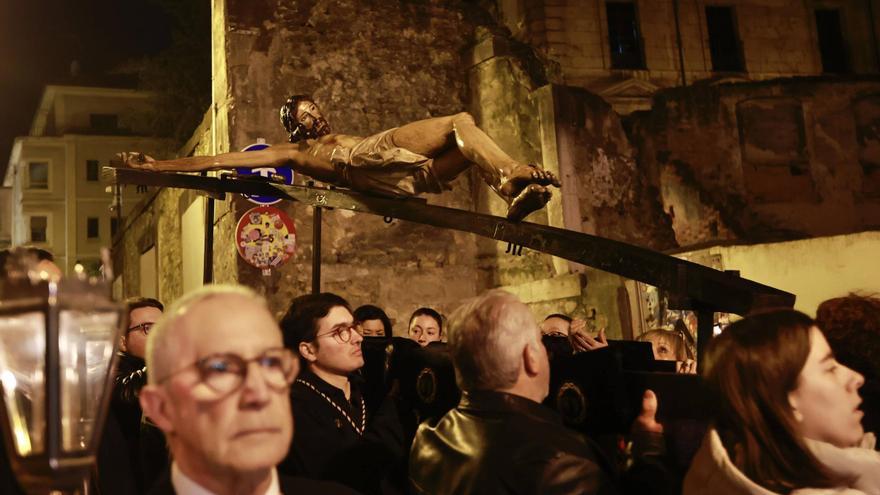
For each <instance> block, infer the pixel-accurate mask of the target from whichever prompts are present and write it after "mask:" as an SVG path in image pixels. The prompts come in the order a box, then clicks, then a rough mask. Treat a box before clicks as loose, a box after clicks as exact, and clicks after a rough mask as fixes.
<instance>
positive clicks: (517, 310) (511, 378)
mask: <svg viewBox="0 0 880 495" xmlns="http://www.w3.org/2000/svg"><path fill="white" fill-rule="evenodd" d="M532 330H535V331H532ZM448 340H449V353H450V356H451V357H452V363H453V365H454V366H455V378H456V381H457V382H458V386H459V387H460V388H461V389H462V390H465V391H469V390H501V389H505V388H508V387H511V386H513V385H514V384H515V383H516V380H517V377H518V376H519V373H520V368H521V366H522V352H523V349H524V348H525V347H526V346H527V345H541V343H540V342H539V341H538V331H537V330H536V329H535V322H534V317H533V316H532V314H531V312H530V311H529V310H528V308H527V307H526V306H525V305H523V304H522V303H521V302H520V300H519V299H517V298H516V296H514V295H513V294H511V293H509V292H505V291H503V290H498V289H495V290H490V291H488V292H486V293H484V294H482V295H480V296H478V297H476V298H474V299H473V300H471V301H469V302H467V303H465V304H464V305H462V306H461V307H459V308H458V309H456V310H455V311H454V312H453V313H452V316H450V318H449V335H448Z"/></svg>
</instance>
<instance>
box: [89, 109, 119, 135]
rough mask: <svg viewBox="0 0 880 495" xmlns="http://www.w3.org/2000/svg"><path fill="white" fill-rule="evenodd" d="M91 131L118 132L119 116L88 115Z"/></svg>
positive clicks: (109, 114) (106, 114)
mask: <svg viewBox="0 0 880 495" xmlns="http://www.w3.org/2000/svg"><path fill="white" fill-rule="evenodd" d="M89 125H90V126H91V128H92V130H95V131H100V132H110V133H112V132H116V131H117V130H119V116H118V115H116V114H113V113H93V114H90V115H89Z"/></svg>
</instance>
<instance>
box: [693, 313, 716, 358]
mask: <svg viewBox="0 0 880 495" xmlns="http://www.w3.org/2000/svg"><path fill="white" fill-rule="evenodd" d="M695 313H697V372H699V373H702V372H703V369H704V368H705V367H706V364H705V363H704V362H703V358H704V357H705V355H706V346H707V345H709V341H710V340H712V327H713V323H714V318H715V312H714V311H712V310H711V309H709V310H707V309H703V308H696V309H695Z"/></svg>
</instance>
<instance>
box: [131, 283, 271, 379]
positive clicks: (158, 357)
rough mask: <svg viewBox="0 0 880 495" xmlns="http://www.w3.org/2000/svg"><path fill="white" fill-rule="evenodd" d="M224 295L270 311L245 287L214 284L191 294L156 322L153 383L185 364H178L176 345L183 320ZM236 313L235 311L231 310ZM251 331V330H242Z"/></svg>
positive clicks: (150, 345) (150, 356)
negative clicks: (205, 303) (202, 304)
mask: <svg viewBox="0 0 880 495" xmlns="http://www.w3.org/2000/svg"><path fill="white" fill-rule="evenodd" d="M222 296H241V297H243V298H246V299H252V300H253V301H255V302H256V303H257V304H259V305H260V306H262V307H264V308H267V311H268V305H267V304H266V300H265V299H264V298H263V297H262V296H260V295H259V294H257V293H256V292H254V291H253V290H252V289H250V288H248V287H245V286H243V285H231V284H212V285H205V286H202V287H199V288H198V289H195V290H193V291H191V292H188V293H187V294H185V295H184V296H183V297H181V298H180V299H178V300H176V301H174V304H172V305H171V307H170V308H169V309H168V311H166V312H165V313H164V314H163V315H162V317H161V318H159V320H158V321H157V322H156V324H155V325H154V326H153V328H152V329H150V334H149V336H148V337H147V350H146V362H147V370H148V373H147V380H148V382H149V383H150V384H156V383H158V381H159V380H162V379H164V378H165V377H166V376H168V375H169V374H170V373H173V372H174V371H176V368H179V367H180V366H181V363H176V362H175V357H176V354H177V352H176V350H177V345H175V344H174V335H175V334H176V333H178V332H177V331H176V330H174V329H175V328H177V327H178V326H180V323H181V320H182V319H183V317H184V316H186V314H187V313H189V311H190V310H191V309H192V308H193V307H194V306H196V305H198V304H201V303H203V302H205V301H207V300H209V299H213V298H215V297H222ZM230 311H235V308H230ZM242 331H247V329H242Z"/></svg>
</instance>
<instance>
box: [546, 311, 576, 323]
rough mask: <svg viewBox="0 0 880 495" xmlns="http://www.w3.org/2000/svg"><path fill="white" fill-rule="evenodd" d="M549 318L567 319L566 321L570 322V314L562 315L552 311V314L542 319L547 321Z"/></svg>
mask: <svg viewBox="0 0 880 495" xmlns="http://www.w3.org/2000/svg"><path fill="white" fill-rule="evenodd" d="M550 318H559V319H560V320H563V321H567V322H569V323H571V316H568V315H564V314H562V313H553V314H552V315H547V317H546V318H544V321H547V320H549V319H550Z"/></svg>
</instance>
